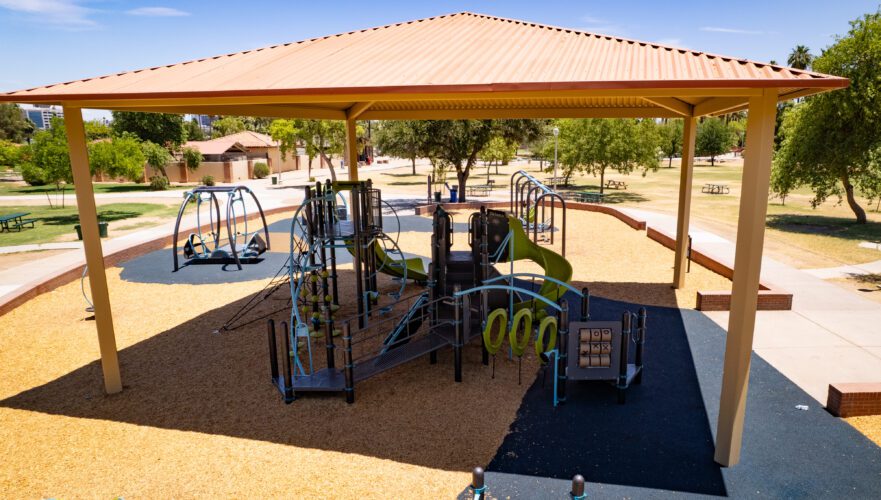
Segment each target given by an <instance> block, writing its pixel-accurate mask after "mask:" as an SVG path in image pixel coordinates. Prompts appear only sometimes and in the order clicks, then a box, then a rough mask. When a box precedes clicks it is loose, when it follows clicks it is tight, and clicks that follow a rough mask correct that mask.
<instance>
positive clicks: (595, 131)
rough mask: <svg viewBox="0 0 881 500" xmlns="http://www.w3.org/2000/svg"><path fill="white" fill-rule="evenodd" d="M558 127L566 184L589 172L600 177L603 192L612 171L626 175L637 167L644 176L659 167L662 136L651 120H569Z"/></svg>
mask: <svg viewBox="0 0 881 500" xmlns="http://www.w3.org/2000/svg"><path fill="white" fill-rule="evenodd" d="M557 126H558V127H559V128H560V138H559V142H560V147H559V160H560V163H561V164H562V165H563V175H564V176H565V177H566V182H568V181H569V176H571V175H572V174H573V173H574V172H576V171H582V172H586V173H590V174H593V175H595V176H599V178H600V192H601V193H602V192H603V191H604V187H605V186H604V185H605V176H606V170H608V169H610V168H611V169H613V170H616V171H618V172H620V173H622V174H625V175H627V174H630V173H631V172H633V171H634V170H636V169H637V168H642V169H643V174H645V172H646V171H648V170H655V169H657V168H658V143H659V141H660V134H659V133H658V130H657V126H656V125H655V122H654V121H652V120H634V119H623V118H619V119H608V118H607V119H602V118H589V119H566V120H560V121H559V122H558V125H557ZM551 147H553V146H551ZM552 154H553V153H552Z"/></svg>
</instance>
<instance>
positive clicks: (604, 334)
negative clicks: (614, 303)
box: [542, 307, 646, 406]
mask: <svg viewBox="0 0 881 500" xmlns="http://www.w3.org/2000/svg"><path fill="white" fill-rule="evenodd" d="M634 321H635V322H636V326H635V328H634ZM569 331H571V332H572V335H571V336H568V338H567V335H566V334H561V340H560V349H559V350H557V349H550V350H548V351H546V352H545V353H544V354H542V357H543V359H544V360H545V361H546V362H549V363H553V366H554V380H555V382H557V381H559V383H555V384H554V406H557V405H558V404H559V403H562V402H565V401H566V382H567V381H568V380H576V381H580V380H599V381H606V382H609V383H612V384H614V385H615V387H616V389H617V393H618V403H619V404H624V402H625V391H626V390H627V388H628V387H630V385H631V384H640V383H642V372H643V352H644V349H645V336H646V310H645V308H644V307H643V308H640V309H639V312H638V313H637V314H634V313H632V312H630V311H625V312H624V313H623V315H622V317H621V321H575V322H572V323H570V324H569ZM567 334H568V332H567ZM631 342H633V343H634V344H635V345H636V352H635V355H634V356H633V361H632V362H631V356H630V343H631Z"/></svg>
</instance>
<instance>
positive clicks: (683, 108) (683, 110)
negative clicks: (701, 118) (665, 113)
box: [643, 97, 694, 117]
mask: <svg viewBox="0 0 881 500" xmlns="http://www.w3.org/2000/svg"><path fill="white" fill-rule="evenodd" d="M643 100H644V101H646V102H650V103H652V104H654V105H656V106H660V107H662V108H666V109H669V110H670V111H672V112H674V113H676V114H679V115H682V116H683V117H689V116H692V114H693V113H694V106H692V105H691V104H688V103H687V102H685V101H682V100H680V99H677V98H675V97H643Z"/></svg>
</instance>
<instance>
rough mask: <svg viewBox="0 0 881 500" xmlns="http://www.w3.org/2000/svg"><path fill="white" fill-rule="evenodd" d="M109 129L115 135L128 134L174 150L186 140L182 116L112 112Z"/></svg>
mask: <svg viewBox="0 0 881 500" xmlns="http://www.w3.org/2000/svg"><path fill="white" fill-rule="evenodd" d="M111 129H112V130H113V133H114V134H116V135H122V134H123V133H124V132H128V133H130V134H134V135H135V136H136V137H138V138H140V139H141V140H142V141H147V142H152V143H155V144H160V145H163V146H165V147H167V148H176V147H177V146H180V144H181V143H182V142H184V141H185V140H186V138H187V137H186V128H185V127H184V117H183V115H170V114H166V113H136V112H129V111H113V123H112V124H111Z"/></svg>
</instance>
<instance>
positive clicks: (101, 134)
mask: <svg viewBox="0 0 881 500" xmlns="http://www.w3.org/2000/svg"><path fill="white" fill-rule="evenodd" d="M83 128H85V130H86V140H87V141H90V142H91V141H97V140H98V139H107V138H109V137H110V135H111V134H112V130H110V126H109V125H107V124H106V123H104V122H103V121H101V120H89V121H86V122H83Z"/></svg>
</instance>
